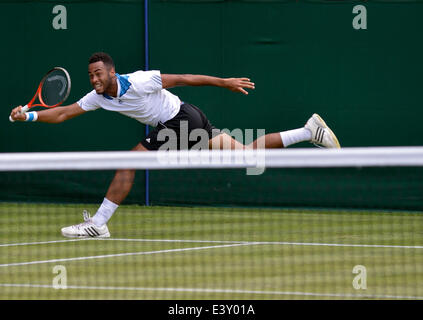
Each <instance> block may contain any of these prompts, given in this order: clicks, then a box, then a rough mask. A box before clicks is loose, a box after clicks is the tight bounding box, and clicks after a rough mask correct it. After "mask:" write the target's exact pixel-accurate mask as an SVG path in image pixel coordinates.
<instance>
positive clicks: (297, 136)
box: [280, 127, 311, 147]
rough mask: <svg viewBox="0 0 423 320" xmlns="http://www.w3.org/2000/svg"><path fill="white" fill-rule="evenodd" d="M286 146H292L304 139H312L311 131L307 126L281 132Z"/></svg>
mask: <svg viewBox="0 0 423 320" xmlns="http://www.w3.org/2000/svg"><path fill="white" fill-rule="evenodd" d="M280 134H281V138H282V143H283V146H284V147H287V146H290V145H291V144H295V143H298V142H302V141H310V140H311V131H310V130H309V129H306V128H304V127H303V128H300V129H294V130H288V131H283V132H281V133H280Z"/></svg>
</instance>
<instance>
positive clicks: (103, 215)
mask: <svg viewBox="0 0 423 320" xmlns="http://www.w3.org/2000/svg"><path fill="white" fill-rule="evenodd" d="M118 207H119V205H117V204H116V203H113V202H111V201H110V200H108V199H106V198H104V200H103V203H102V204H101V206H100V208H98V210H97V212H96V214H95V215H94V217H93V218H92V221H93V223H94V224H95V225H96V226H97V227H101V226H102V225H104V224H106V223H107V221H109V220H110V218H111V217H112V215H113V213H115V211H116V209H117V208H118Z"/></svg>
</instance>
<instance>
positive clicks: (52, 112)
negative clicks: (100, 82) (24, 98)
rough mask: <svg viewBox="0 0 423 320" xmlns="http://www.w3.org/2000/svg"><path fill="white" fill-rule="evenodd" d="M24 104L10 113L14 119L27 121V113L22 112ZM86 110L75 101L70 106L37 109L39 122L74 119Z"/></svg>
mask: <svg viewBox="0 0 423 320" xmlns="http://www.w3.org/2000/svg"><path fill="white" fill-rule="evenodd" d="M21 109H22V106H18V107H16V108H14V109H13V110H12V112H11V114H10V116H11V117H12V119H13V120H15V121H25V119H26V116H25V114H22V113H20V111H21ZM85 112H86V111H85V110H83V109H82V108H81V107H80V106H79V105H78V104H77V103H73V104H71V105H68V106H63V107H56V108H52V109H46V110H42V111H37V113H38V120H37V121H38V122H46V123H60V122H63V121H66V120H69V119H72V118H74V117H76V116H79V115H81V114H83V113H85Z"/></svg>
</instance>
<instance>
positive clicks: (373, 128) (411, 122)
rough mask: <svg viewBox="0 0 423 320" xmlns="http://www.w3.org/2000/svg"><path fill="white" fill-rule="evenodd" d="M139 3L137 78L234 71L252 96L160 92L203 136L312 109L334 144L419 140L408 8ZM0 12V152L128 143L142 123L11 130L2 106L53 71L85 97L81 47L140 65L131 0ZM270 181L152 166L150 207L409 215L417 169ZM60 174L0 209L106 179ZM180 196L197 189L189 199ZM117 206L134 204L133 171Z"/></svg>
mask: <svg viewBox="0 0 423 320" xmlns="http://www.w3.org/2000/svg"><path fill="white" fill-rule="evenodd" d="M149 4H150V6H149V30H150V32H149V39H150V42H149V56H150V69H158V70H160V71H161V72H162V73H192V74H208V75H214V76H219V77H240V76H245V77H249V78H251V79H252V81H253V82H255V84H256V89H255V90H254V91H251V92H250V94H249V95H248V96H245V95H242V94H239V93H233V92H230V91H228V90H225V89H222V88H213V87H195V88H193V87H183V88H175V89H171V91H172V92H173V93H175V94H177V95H179V97H180V98H181V100H183V101H186V102H189V103H192V104H195V105H197V106H198V107H200V108H201V109H202V110H203V111H204V112H205V113H206V114H207V116H208V118H209V119H210V121H211V122H212V123H213V124H214V125H215V126H216V127H218V128H221V129H224V128H227V129H229V130H234V129H236V128H239V129H241V130H245V129H265V130H266V132H268V133H269V132H278V131H283V130H287V129H294V128H298V127H300V126H303V125H304V123H305V122H306V121H307V119H308V118H309V117H310V116H311V115H312V114H313V113H314V112H317V113H319V114H320V115H321V116H322V117H323V118H324V119H325V120H326V121H327V123H328V124H329V125H330V126H331V128H332V129H333V130H334V131H335V132H336V134H337V136H338V138H339V140H340V142H341V145H342V146H343V147H358V146H417V145H422V143H423V137H422V135H421V133H420V131H421V125H420V121H421V119H422V116H423V108H422V107H421V100H422V99H421V92H422V90H421V77H422V74H423V64H422V57H423V43H422V41H421V34H422V31H423V20H422V19H421V17H422V16H423V3H422V1H411V0H410V1H390V0H373V1H370V0H369V1H336V0H298V1H295V0H273V1H272V0H266V1H252V0H237V1H230V0H228V1H224V0H215V1H213V0H208V1H206V0H204V1H200V0H197V1H195V0H167V1H165V0H151V1H149ZM56 5H63V6H65V7H66V10H67V29H60V30H56V29H54V27H53V24H52V23H53V19H54V18H55V16H57V14H54V13H52V10H53V8H54V7H55V6H56ZM358 5H361V6H364V8H365V9H366V16H367V21H366V28H365V29H356V28H354V20H356V21H355V22H356V23H357V17H358V15H359V14H363V11H362V10H361V11H360V13H358V11H355V12H354V9H356V10H357V8H356V6H358ZM0 7H1V10H0V18H1V19H0V26H1V30H2V31H1V32H2V42H3V44H4V45H3V46H2V47H3V50H1V51H0V57H1V58H2V59H1V61H2V66H3V75H4V76H3V77H2V78H1V80H0V81H1V82H2V88H3V90H4V94H3V106H2V112H1V115H2V119H4V120H3V125H2V126H0V130H1V137H2V138H1V144H0V148H1V151H2V152H26V151H76V150H84V151H87V150H128V149H130V148H132V147H133V146H134V145H135V144H137V142H138V141H139V140H140V139H141V138H142V137H143V135H144V126H143V125H140V124H138V123H137V122H135V121H134V120H131V119H128V118H124V117H123V116H121V115H119V114H111V113H108V112H106V111H95V112H91V113H88V114H86V115H83V116H81V117H80V118H77V119H73V120H70V121H68V122H67V123H63V124H58V125H49V124H42V123H31V124H27V123H14V124H11V123H9V122H8V120H7V118H8V115H9V112H10V109H11V108H12V106H14V105H18V104H23V103H26V102H27V100H29V99H30V98H31V97H32V94H33V92H34V90H35V88H36V86H37V84H38V81H39V79H40V78H41V76H42V74H43V73H44V72H45V71H46V70H48V69H49V68H51V67H52V66H55V65H60V66H63V67H65V68H67V69H68V70H69V72H70V74H71V77H72V92H71V96H70V98H69V100H68V102H75V101H77V100H78V99H79V98H80V97H82V96H83V95H84V94H86V93H87V92H88V91H89V90H91V89H90V85H89V82H88V77H87V60H88V57H89V55H90V54H91V53H92V52H94V51H107V52H109V53H110V54H111V55H112V56H113V57H114V59H115V62H116V65H117V72H119V73H129V72H132V71H135V70H137V69H142V68H143V66H144V65H143V62H144V1H135V0H134V1H128V0H122V1H118V0H116V1H37V2H30V1H13V2H12V1H0ZM360 23H361V25H362V24H363V21H359V24H360ZM5 44H7V46H6V45H5ZM298 147H312V146H311V145H310V144H307V143H302V144H299V145H298ZM270 174H272V173H270V172H265V173H264V174H263V175H261V176H247V175H245V171H244V170H237V171H224V170H221V171H215V170H213V171H208V170H203V171H185V172H175V171H166V172H162V171H153V172H151V175H150V183H151V186H150V187H151V188H150V197H151V203H152V204H153V205H154V204H164V205H166V204H183V205H190V204H201V205H235V206H237V205H238V206H245V205H247V206H249V205H259V206H302V207H307V206H313V207H315V206H325V207H344V206H345V207H357V208H363V207H364V208H405V209H422V208H423V204H422V200H423V199H422V196H421V195H420V193H421V192H420V191H421V189H420V188H419V186H418V183H417V182H418V181H420V180H421V178H422V172H421V171H420V170H417V169H410V170H409V171H407V172H403V171H401V172H396V171H395V170H393V169H361V170H360V169H337V170H336V172H335V173H334V172H331V173H330V176H331V178H328V175H329V172H328V171H326V170H301V169H297V170H291V171H288V170H280V171H278V173H277V174H273V177H272V179H271V181H272V183H271V184H269V179H268V178H269V177H268V175H270ZM2 175H3V176H4V178H3V179H2V182H1V184H0V187H1V188H2V189H6V183H5V182H4V181H6V180H7V179H6V177H7V175H4V174H2ZM61 177H62V175H60V176H56V178H54V175H53V177H52V179H51V181H50V182H49V180H48V179H47V181H46V184H47V185H43V187H42V188H37V190H38V191H36V193H35V194H31V193H33V192H34V191H30V190H34V186H37V184H39V182H38V181H39V178H38V176H37V174H34V175H33V176H30V177H29V178H28V186H32V187H33V188H30V187H28V191H27V192H23V191H21V190H19V186H17V185H16V186H15V185H14V184H13V179H9V180H7V192H2V194H3V200H16V199H18V200H27V201H73V200H72V199H73V197H72V194H73V193H74V192H80V193H81V194H83V195H84V199H85V200H86V201H87V202H88V201H94V202H98V201H100V200H101V199H102V197H103V195H104V193H105V191H106V189H107V184H108V182H109V181H110V179H111V178H112V176H110V175H109V174H107V175H103V174H99V173H97V174H93V176H92V177H91V176H90V175H89V174H87V173H84V174H65V177H66V178H65V179H66V180H67V181H68V183H63V181H61V180H63V178H61ZM393 177H396V179H397V180H398V184H400V185H401V184H407V183H408V184H409V186H410V187H409V188H407V190H408V193H406V194H402V193H398V192H395V185H394V183H393V182H392V181H391V180H392V179H394V178H393ZM345 179H348V181H349V182H350V184H351V186H352V187H351V189H349V190H345V189H343V187H342V181H343V180H345ZM390 179H391V180H390ZM98 180H100V182H99V181H98ZM322 180H325V183H326V184H327V185H328V186H329V187H332V189H334V190H337V191H336V192H335V194H333V195H331V196H330V197H328V196H327V193H326V191H325V190H322V189H321V188H320V187H319V183H318V182H319V181H322ZM198 186H201V187H198ZM303 186H307V188H305V189H304V188H303ZM193 188H196V189H197V191H198V192H189V190H193ZM199 189H200V190H199ZM304 190H305V191H304ZM2 191H4V190H2ZM5 194H6V195H5ZM51 194H55V195H57V196H56V197H52V196H51ZM263 195H265V196H263ZM375 195H377V196H375ZM77 198H79V197H77ZM126 203H138V204H143V203H144V180H143V172H139V173H138V178H137V181H136V184H135V186H134V189H133V190H132V192H131V193H130V195H129V198H128V199H127V201H126Z"/></svg>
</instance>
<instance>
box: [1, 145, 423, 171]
mask: <svg viewBox="0 0 423 320" xmlns="http://www.w3.org/2000/svg"><path fill="white" fill-rule="evenodd" d="M386 166H417V167H421V166H423V147H367V148H343V149H311V148H304V149H300V148H298V149H277V150H275V149H266V150H264V149H261V150H182V151H176V150H174V151H148V152H134V151H104V152H103V151H101V152H41V153H39V152H31V153H3V154H0V171H44V170H109V169H137V170H138V169H139V170H143V169H226V168H228V169H229V168H247V169H248V168H307V167H310V168H313V167H314V168H316V167H317V168H325V167H386Z"/></svg>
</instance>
